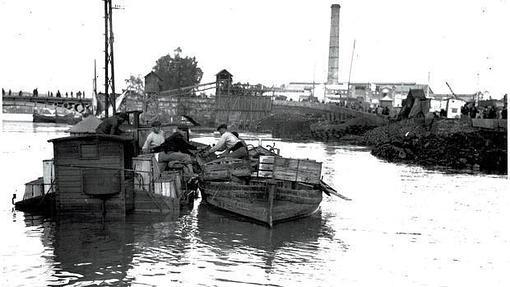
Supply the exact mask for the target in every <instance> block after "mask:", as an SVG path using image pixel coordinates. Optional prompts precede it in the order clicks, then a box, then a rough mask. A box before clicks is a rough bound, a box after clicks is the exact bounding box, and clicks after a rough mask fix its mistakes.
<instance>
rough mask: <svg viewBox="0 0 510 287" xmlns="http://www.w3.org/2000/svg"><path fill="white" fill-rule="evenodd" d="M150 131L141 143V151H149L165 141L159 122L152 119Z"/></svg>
mask: <svg viewBox="0 0 510 287" xmlns="http://www.w3.org/2000/svg"><path fill="white" fill-rule="evenodd" d="M151 127H152V131H151V132H150V134H149V135H148V136H147V139H146V140H145V143H144V144H143V147H142V151H143V152H145V153H148V152H150V151H151V150H152V149H154V148H155V147H157V146H160V145H161V144H163V142H165V133H164V132H163V131H162V130H161V122H159V121H154V122H152V124H151Z"/></svg>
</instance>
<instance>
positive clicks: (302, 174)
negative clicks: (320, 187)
mask: <svg viewBox="0 0 510 287" xmlns="http://www.w3.org/2000/svg"><path fill="white" fill-rule="evenodd" d="M321 167H322V164H321V163H320V162H316V161H313V160H305V159H291V158H275V162H274V170H273V177H274V178H275V179H281V180H289V181H298V182H306V183H311V184H318V183H319V182H320V176H321Z"/></svg>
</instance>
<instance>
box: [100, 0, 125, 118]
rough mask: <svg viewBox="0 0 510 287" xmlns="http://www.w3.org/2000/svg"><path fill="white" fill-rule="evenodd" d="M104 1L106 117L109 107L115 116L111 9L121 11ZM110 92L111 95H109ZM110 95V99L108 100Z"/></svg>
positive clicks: (109, 1) (110, 1) (106, 0)
mask: <svg viewBox="0 0 510 287" xmlns="http://www.w3.org/2000/svg"><path fill="white" fill-rule="evenodd" d="M103 1H104V95H105V117H108V108H109V106H110V100H111V106H112V110H113V114H115V110H116V107H115V96H116V94H115V66H114V62H113V19H112V16H113V13H112V10H113V9H121V8H120V7H118V6H115V7H113V6H112V0H103ZM110 91H111V93H110ZM110 94H111V99H110Z"/></svg>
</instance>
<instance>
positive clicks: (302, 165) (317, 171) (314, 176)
mask: <svg viewBox="0 0 510 287" xmlns="http://www.w3.org/2000/svg"><path fill="white" fill-rule="evenodd" d="M321 169H322V163H320V162H316V161H312V160H300V161H299V165H298V171H297V179H296V181H299V182H306V183H312V184H319V183H320V180H321Z"/></svg>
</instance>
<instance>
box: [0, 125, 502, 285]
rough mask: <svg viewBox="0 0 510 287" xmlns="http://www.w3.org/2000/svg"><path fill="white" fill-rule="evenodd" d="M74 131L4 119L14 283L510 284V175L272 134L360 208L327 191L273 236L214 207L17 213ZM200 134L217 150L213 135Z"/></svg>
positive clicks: (4, 221)
mask: <svg viewBox="0 0 510 287" xmlns="http://www.w3.org/2000/svg"><path fill="white" fill-rule="evenodd" d="M67 129H68V127H66V126H55V125H48V124H33V123H29V122H7V121H4V122H3V123H2V133H1V142H2V143H1V145H0V162H1V165H0V174H1V181H0V188H1V197H0V226H1V230H0V231H1V233H2V234H0V257H1V259H0V286H63V285H66V286H91V285H106V286H107V285H112V286H510V278H509V277H508V275H507V272H508V270H510V228H509V224H508V219H509V218H510V208H509V207H510V194H509V193H508V191H509V189H508V187H509V181H508V180H507V178H506V177H502V176H488V175H466V174H455V173H447V172H444V171H443V172H438V171H430V170H425V169H422V168H420V167H415V166H408V165H397V164H391V163H386V162H383V161H381V160H378V159H377V158H375V157H373V156H372V155H370V152H369V151H368V150H367V149H364V148H360V147H353V146H343V145H334V144H324V143H319V142H312V143H292V142H283V141H279V140H276V139H271V138H268V137H267V136H266V138H265V139H266V141H265V142H264V144H272V143H273V142H275V143H276V146H277V147H279V148H281V151H282V154H283V155H284V156H292V157H297V158H310V159H316V160H318V161H322V162H323V174H324V179H325V180H326V181H327V182H329V183H330V184H331V185H332V186H334V187H335V188H337V189H338V190H340V192H341V193H342V194H344V195H345V196H347V197H349V198H351V199H352V201H344V200H341V199H339V198H332V197H327V196H326V197H325V198H324V200H323V202H322V204H321V211H320V212H318V213H316V214H315V215H313V216H312V217H309V218H306V219H302V220H298V221H294V222H289V223H282V224H278V225H276V226H275V227H274V228H273V229H268V228H266V227H264V226H259V225H257V224H254V223H251V222H247V221H245V220H243V219H239V218H237V217H235V216H231V215H229V214H225V213H221V212H218V211H217V210H212V209H210V208H209V207H207V206H205V205H203V204H200V199H198V200H197V201H196V202H195V204H194V206H193V208H191V209H189V210H186V211H183V212H182V213H181V214H180V215H179V216H178V217H177V218H175V217H164V216H129V217H128V218H127V219H126V222H108V223H105V224H101V223H100V222H91V221H87V222H83V221H77V220H75V219H65V218H63V219H60V220H54V219H51V218H43V217H40V216H34V215H29V214H24V213H23V212H18V211H13V210H12V206H11V197H12V194H13V193H17V196H18V198H21V197H22V193H23V189H24V183H25V182H27V181H30V180H32V179H35V178H37V177H39V176H42V162H41V161H42V160H43V159H49V158H52V146H51V144H49V143H48V142H47V140H48V139H50V138H54V137H58V136H64V135H66V133H65V131H66V130H67ZM242 136H244V137H245V138H249V139H250V138H254V137H255V135H249V134H247V135H242ZM193 137H194V138H195V140H197V141H200V142H204V143H212V142H214V136H212V134H207V135H204V134H202V135H200V134H198V135H193ZM248 142H249V143H256V141H252V140H248Z"/></svg>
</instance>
